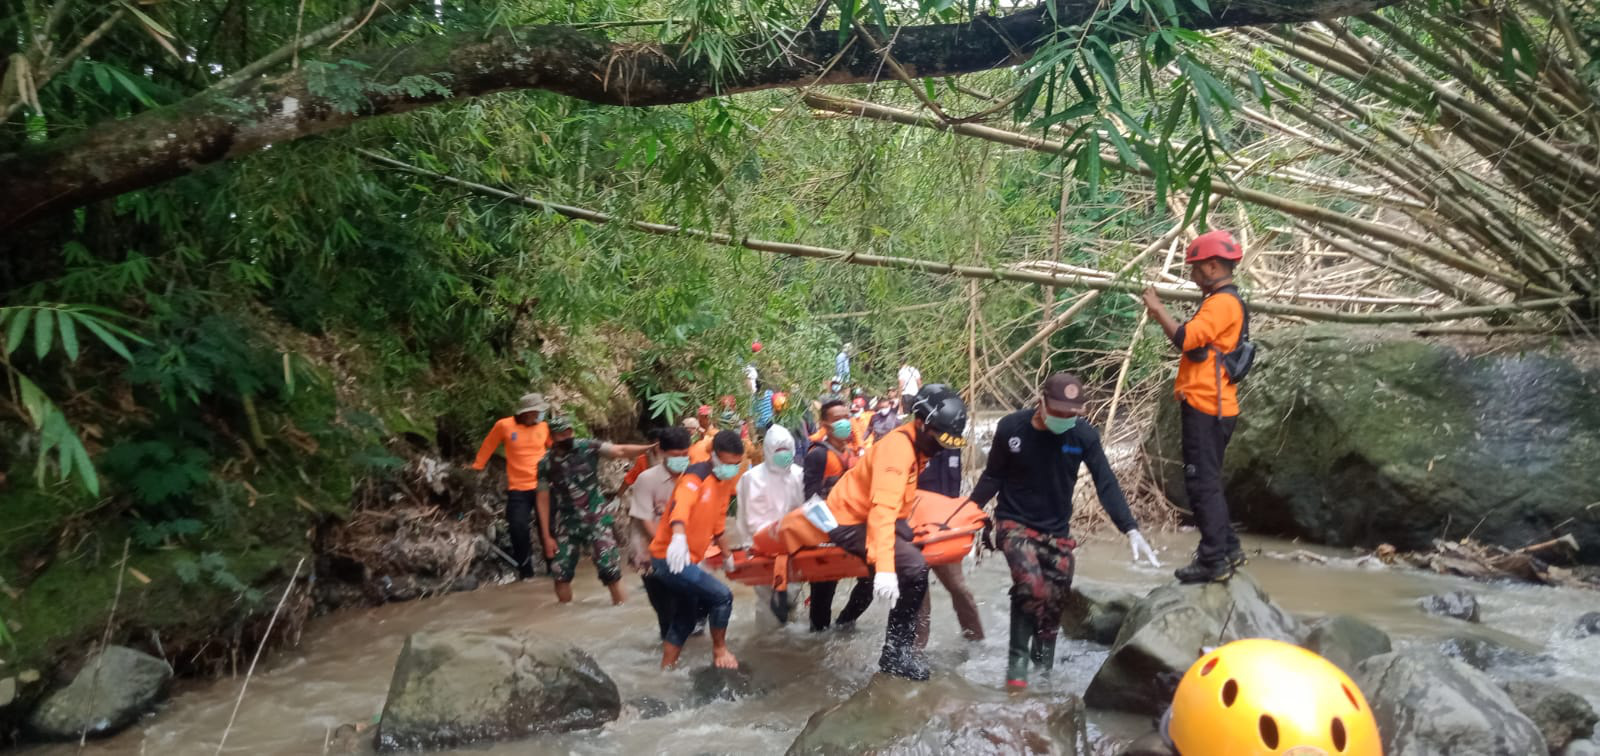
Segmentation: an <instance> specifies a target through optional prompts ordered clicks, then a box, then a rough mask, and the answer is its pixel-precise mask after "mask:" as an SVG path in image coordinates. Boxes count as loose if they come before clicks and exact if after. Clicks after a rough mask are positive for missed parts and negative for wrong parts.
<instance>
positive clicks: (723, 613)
mask: <svg viewBox="0 0 1600 756" xmlns="http://www.w3.org/2000/svg"><path fill="white" fill-rule="evenodd" d="M650 565H651V575H652V577H654V578H656V579H657V580H660V581H661V585H662V586H663V587H664V588H666V589H667V591H668V593H669V595H670V596H671V597H672V602H673V604H674V606H673V607H672V621H671V622H669V623H668V626H667V630H666V633H665V635H664V636H663V637H662V639H661V640H662V641H663V642H665V643H669V644H671V645H674V646H679V647H681V646H683V644H684V643H685V642H687V641H688V640H689V636H690V635H691V634H693V633H694V623H695V620H696V619H697V618H698V617H697V615H698V613H699V612H698V610H699V609H700V608H701V607H704V608H705V609H706V610H707V611H708V612H709V613H710V615H711V617H710V619H711V623H710V624H711V629H712V630H722V629H724V628H726V627H727V626H728V618H729V617H732V616H733V591H731V590H728V586H726V585H723V584H722V581H720V580H718V579H716V578H715V577H713V576H712V574H711V573H709V572H706V571H705V570H703V569H700V565H698V564H691V565H689V566H688V567H685V568H683V572H680V573H678V574H676V575H674V574H672V570H671V568H669V567H668V566H667V560H665V559H652V560H651V561H650Z"/></svg>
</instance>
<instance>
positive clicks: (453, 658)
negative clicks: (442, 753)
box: [377, 631, 622, 751]
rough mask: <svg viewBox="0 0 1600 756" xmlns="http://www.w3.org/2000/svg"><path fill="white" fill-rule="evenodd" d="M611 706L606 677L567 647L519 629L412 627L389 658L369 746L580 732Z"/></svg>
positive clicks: (607, 714)
mask: <svg viewBox="0 0 1600 756" xmlns="http://www.w3.org/2000/svg"><path fill="white" fill-rule="evenodd" d="M621 711H622V699H621V697H620V696H619V695H618V692H617V685H616V683H614V682H612V680H611V678H610V677H609V676H607V675H606V673H605V671H603V670H601V669H600V666H599V665H598V664H596V663H595V661H594V659H592V658H590V656H589V655H588V654H586V653H584V652H583V651H581V650H579V649H577V648H575V647H572V646H567V645H564V644H557V643H552V642H548V641H544V640H540V639H535V638H531V637H528V636H525V635H522V634H519V633H507V632H476V631H451V632H438V633H413V634H412V635H411V636H410V637H409V638H407V639H406V644H405V648H403V649H402V650H401V651H400V659H399V661H397V662H395V666H394V678H393V679H392V680H391V681H390V683H389V699H388V701H387V702H385V703H384V706H383V718H382V720H381V722H380V723H379V725H378V738H377V743H378V750H380V751H398V750H411V751H415V750H423V749H432V748H452V747H458V746H464V745H467V744H471V743H479V742H485V741H499V740H513V739H517V738H523V737H526V736H528V735H532V734H535V733H545V732H568V731H571V730H586V729H592V728H595V727H599V726H601V725H603V724H605V723H607V722H611V721H614V720H615V719H616V718H617V716H618V715H619V714H620V713H621Z"/></svg>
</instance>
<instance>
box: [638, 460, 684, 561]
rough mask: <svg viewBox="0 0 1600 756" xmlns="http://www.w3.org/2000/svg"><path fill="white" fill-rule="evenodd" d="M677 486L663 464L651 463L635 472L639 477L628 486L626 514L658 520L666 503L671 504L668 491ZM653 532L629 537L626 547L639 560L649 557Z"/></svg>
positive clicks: (647, 559)
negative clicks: (631, 485) (643, 469)
mask: <svg viewBox="0 0 1600 756" xmlns="http://www.w3.org/2000/svg"><path fill="white" fill-rule="evenodd" d="M677 487H678V479H677V478H675V477H673V475H672V473H671V472H669V471H668V470H667V466H666V465H665V464H657V465H654V466H652V467H650V468H649V469H647V470H645V471H644V472H642V473H639V477H638V478H635V479H634V481H633V487H632V488H630V489H628V499H629V501H628V516H629V517H634V518H637V519H640V520H645V521H647V522H649V523H653V524H656V525H659V524H661V518H662V516H664V515H666V513H667V507H669V506H671V505H672V491H673V489H675V488H677ZM654 535H655V533H653V532H652V533H651V534H650V536H645V535H642V534H640V533H638V532H634V533H633V536H634V537H633V538H631V539H629V543H628V546H629V550H630V551H632V552H633V556H634V559H636V560H638V562H639V563H643V562H648V561H650V538H651V536H654Z"/></svg>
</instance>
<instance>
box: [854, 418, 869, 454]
mask: <svg viewBox="0 0 1600 756" xmlns="http://www.w3.org/2000/svg"><path fill="white" fill-rule="evenodd" d="M871 424H872V413H871V412H862V413H861V414H858V415H856V416H855V417H852V418H850V435H852V436H854V437H855V442H856V450H857V451H860V450H862V449H865V448H867V446H869V444H868V443H867V426H870V425H871Z"/></svg>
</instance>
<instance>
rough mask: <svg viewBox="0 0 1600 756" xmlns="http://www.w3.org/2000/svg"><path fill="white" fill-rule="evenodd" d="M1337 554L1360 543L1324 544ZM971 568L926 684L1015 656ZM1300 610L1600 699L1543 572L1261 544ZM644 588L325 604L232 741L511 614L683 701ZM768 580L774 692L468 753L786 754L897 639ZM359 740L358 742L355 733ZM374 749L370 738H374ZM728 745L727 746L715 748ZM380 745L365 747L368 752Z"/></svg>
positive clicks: (379, 697)
mask: <svg viewBox="0 0 1600 756" xmlns="http://www.w3.org/2000/svg"><path fill="white" fill-rule="evenodd" d="M1193 538H1194V536H1193V535H1192V534H1163V535H1160V536H1157V537H1156V538H1155V539H1154V540H1155V541H1156V543H1157V545H1158V548H1160V549H1161V551H1162V557H1163V559H1164V560H1165V561H1167V562H1172V561H1175V560H1176V559H1178V558H1180V557H1181V555H1183V554H1186V553H1187V550H1188V549H1189V548H1191V547H1192V540H1193ZM1247 542H1248V544H1249V545H1250V546H1251V548H1252V549H1256V548H1260V549H1265V550H1267V551H1285V552H1287V551H1293V550H1294V549H1296V548H1299V546H1297V545H1293V544H1288V543H1286V542H1280V541H1274V540H1264V539H1253V538H1251V539H1247ZM1313 550H1314V551H1317V552H1319V553H1325V554H1330V555H1337V554H1347V553H1348V552H1338V551H1335V550H1326V549H1313ZM1081 557H1082V558H1081V561H1080V567H1079V576H1080V578H1081V579H1085V580H1094V581H1102V582H1106V583H1110V584H1113V585H1118V586H1123V587H1126V588H1128V589H1130V590H1135V591H1139V592H1143V591H1144V590H1146V589H1148V588H1150V587H1153V586H1155V585H1158V584H1160V583H1163V582H1166V580H1167V578H1168V573H1167V571H1166V570H1165V569H1163V570H1153V569H1149V568H1135V567H1132V566H1130V565H1129V564H1128V562H1127V555H1126V551H1125V545H1124V544H1123V543H1122V542H1120V541H1117V540H1110V539H1092V540H1090V541H1089V542H1088V543H1087V545H1086V547H1085V548H1084V549H1083V551H1082V553H1081ZM968 569H969V571H970V577H969V581H970V583H971V586H972V588H973V590H974V592H975V594H976V595H977V597H978V600H979V607H980V610H981V612H982V615H983V619H984V623H985V628H986V629H987V630H988V631H989V639H988V640H986V641H983V642H981V643H975V644H968V643H965V642H962V641H960V640H959V637H958V634H957V633H956V632H955V629H954V628H955V627H956V624H955V619H954V616H953V614H952V613H951V611H950V608H949V603H948V598H947V596H946V594H945V593H944V592H943V590H942V589H941V588H935V589H933V595H934V636H933V642H932V645H931V646H930V653H931V654H932V662H933V666H934V669H935V677H934V680H933V681H931V682H930V683H928V684H929V685H934V686H938V685H940V684H941V682H940V680H941V678H943V679H945V680H947V681H948V680H949V679H950V678H951V677H960V678H964V679H965V680H970V681H971V682H972V683H974V684H977V685H982V686H998V685H1000V682H1001V681H1000V678H1001V674H1002V672H1003V670H1004V666H1005V645H1004V638H1003V635H1004V627H1005V624H1004V623H1005V622H1006V617H1007V613H1006V612H1007V599H1006V595H1005V587H1006V585H1007V584H1008V581H1009V578H1008V576H1007V574H1006V570H1005V566H1004V562H1003V560H1001V559H999V558H998V557H997V556H990V557H986V558H985V559H984V561H983V562H982V563H981V564H972V563H971V562H970V561H969V564H968ZM1247 569H1248V570H1249V571H1250V572H1251V574H1252V575H1253V576H1254V577H1255V578H1256V579H1257V580H1258V581H1259V582H1260V583H1261V584H1262V586H1263V588H1265V589H1266V590H1267V592H1268V593H1269V594H1271V595H1272V596H1273V597H1274V598H1275V599H1276V600H1277V601H1278V602H1279V603H1280V604H1281V605H1282V606H1283V607H1284V608H1285V609H1288V610H1289V611H1291V612H1294V613H1296V614H1300V615H1306V616H1316V615H1322V614H1331V613H1343V614H1352V615H1355V616H1358V617H1361V618H1363V619H1366V620H1367V621H1369V622H1371V623H1373V624H1374V625H1376V626H1378V627H1380V628H1382V629H1384V630H1385V631H1387V632H1389V633H1390V634H1391V635H1393V636H1394V638H1395V641H1396V644H1397V645H1398V646H1400V647H1402V648H1404V647H1410V646H1427V647H1438V646H1439V645H1440V644H1442V643H1444V642H1445V641H1447V640H1448V639H1450V638H1454V637H1458V636H1467V637H1473V638H1482V639H1486V640H1490V641H1493V642H1495V643H1498V644H1501V645H1503V646H1505V647H1507V648H1510V649H1512V650H1514V651H1520V652H1523V654H1525V655H1526V659H1524V660H1523V662H1521V663H1510V664H1506V665H1502V666H1500V667H1497V668H1496V669H1494V670H1492V673H1493V674H1494V675H1496V676H1504V677H1506V678H1507V679H1523V678H1527V679H1539V680H1545V681H1548V682H1553V683H1555V684H1558V685H1561V686H1563V687H1566V688H1568V689H1571V690H1573V691H1574V692H1577V693H1579V694H1581V695H1583V696H1584V697H1585V698H1587V699H1588V700H1589V701H1590V702H1591V703H1593V704H1597V705H1600V636H1595V637H1589V638H1577V637H1575V636H1574V634H1573V633H1572V632H1571V630H1572V627H1573V624H1574V623H1575V621H1576V619H1577V617H1578V616H1579V615H1580V614H1582V613H1583V612H1584V611H1588V610H1592V609H1594V608H1597V605H1600V598H1597V597H1596V594H1594V593H1592V592H1587V591H1582V590H1575V589H1565V588H1550V587H1541V586H1531V585H1512V584H1498V583H1496V584H1488V583H1476V582H1472V581H1468V580H1464V579H1460V578H1453V577H1447V576H1440V575H1433V574H1428V573H1422V572H1417V571H1411V570H1381V571H1369V570H1361V569H1355V568H1347V567H1329V566H1325V565H1316V564H1308V563H1304V562H1298V561H1285V560H1276V559H1270V558H1265V557H1257V558H1256V559H1255V560H1253V561H1252V563H1251V565H1250V567H1248V568H1247ZM628 583H629V587H630V588H631V589H635V590H633V592H632V594H631V595H630V596H629V602H628V603H627V604H625V605H624V606H622V607H611V606H609V604H608V602H607V601H606V599H605V597H604V592H603V591H602V590H601V588H600V587H599V584H598V583H597V582H595V581H594V580H593V576H592V574H591V573H582V574H580V575H579V578H578V581H577V583H575V587H576V590H577V594H578V597H577V601H576V602H575V603H574V604H573V605H570V606H564V607H563V606H557V605H556V604H555V601H554V597H553V595H552V594H551V592H550V589H549V584H548V583H547V582H546V581H543V580H535V581H529V582H522V583H515V584H508V585H499V586H486V587H484V588H481V589H479V590H476V591H472V592H466V593H457V594H451V595H447V596H439V597H433V598H426V599H423V600H420V601H413V602H409V603H403V604H390V605H387V606H381V607H376V608H371V609H353V610H346V611H341V612H336V613H333V614H330V615H328V616H325V617H319V618H315V619H312V620H311V621H310V622H309V623H308V624H307V626H306V628H305V630H304V633H303V635H302V639H301V643H300V644H299V645H298V646H296V647H294V648H289V649H284V650H282V651H280V652H279V653H278V654H276V655H275V656H273V657H272V658H270V659H268V660H266V661H265V662H264V664H263V666H262V668H261V669H259V670H257V673H256V675H255V677H254V678H253V679H252V680H251V682H250V686H249V691H248V694H247V695H246V697H245V699H244V703H243V705H242V707H241V708H240V712H239V717H238V721H237V722H236V723H235V725H234V728H233V730H232V732H231V733H230V734H229V736H228V748H229V750H230V751H232V750H235V749H237V751H238V752H241V753H245V752H248V753H261V754H304V753H320V752H321V751H322V748H323V744H324V742H325V740H326V739H330V738H332V737H333V736H334V734H335V732H336V731H338V730H339V728H340V727H341V726H343V725H346V724H356V723H361V724H369V723H371V722H372V719H373V717H374V716H375V715H376V714H377V713H378V712H380V711H381V709H382V706H383V702H384V697H385V694H386V693H387V690H388V685H389V677H390V674H391V673H392V670H393V665H394V660H395V657H396V655H397V654H398V652H399V649H400V647H401V645H402V644H403V642H404V640H405V637H406V636H407V635H409V634H410V633H412V632H417V631H421V630H451V629H472V630H485V629H498V628H514V629H520V630H525V631H528V632H531V633H533V634H535V635H538V636H541V637H546V638H550V639H553V640H557V641H563V642H569V643H573V644H575V645H578V646H579V647H581V648H583V649H585V650H586V651H588V652H589V653H590V654H592V655H593V656H594V657H595V658H596V660H597V661H598V662H599V663H600V665H601V666H602V667H603V668H604V669H605V670H606V671H607V673H609V674H610V675H611V676H612V677H613V678H614V679H615V680H616V682H617V685H618V686H619V688H620V689H621V691H622V696H623V699H624V701H633V702H638V701H640V700H641V699H646V698H649V699H655V700H658V701H662V702H666V703H668V704H679V703H682V702H685V701H687V700H689V699H691V698H692V697H693V683H692V680H691V671H692V670H693V669H694V668H695V667H697V666H701V662H702V661H704V660H703V659H702V657H705V656H706V655H707V654H708V651H707V649H706V648H705V647H704V645H703V644H701V643H700V642H698V641H697V642H692V643H691V644H690V646H689V649H688V650H687V652H686V657H687V658H688V659H689V660H690V662H691V664H690V665H688V668H687V669H686V670H679V671H674V672H668V673H662V672H660V671H658V670H657V669H656V660H657V651H658V649H657V646H656V644H655V642H654V638H653V633H652V632H651V629H652V628H653V627H654V619H653V617H651V615H650V610H649V607H648V604H647V603H646V602H645V601H644V600H643V598H644V597H643V595H642V592H640V591H638V590H636V586H637V580H636V579H632V578H630V579H629V581H628ZM1458 589H1459V590H1468V591H1472V592H1473V593H1475V594H1476V595H1477V596H1478V598H1479V600H1480V602H1481V611H1482V616H1481V623H1480V624H1478V625H1472V624H1468V623H1464V622H1460V621H1457V620H1450V619H1445V618H1440V617H1437V616H1434V615H1428V614H1424V613H1423V612H1421V611H1420V610H1419V609H1418V608H1417V607H1416V603H1415V602H1416V600H1417V599H1418V598H1420V597H1422V596H1425V595H1429V594H1433V593H1438V592H1441V591H1446V590H1458ZM753 606H754V599H753V595H752V594H750V593H749V592H748V591H747V590H745V589H740V590H738V591H737V592H736V598H735V614H734V624H733V627H732V630H731V632H730V642H731V643H732V644H733V649H734V651H735V653H737V654H739V655H740V658H741V659H742V660H743V661H744V663H745V664H746V665H747V666H748V667H749V668H750V669H751V671H752V674H753V676H754V677H755V679H756V681H757V683H758V687H765V688H766V689H767V692H766V693H765V694H763V695H758V696H753V697H750V698H746V699H741V700H737V701H715V702H712V703H709V704H706V705H704V706H701V707H698V708H693V709H689V710H684V711H675V712H672V713H669V714H667V715H665V716H662V717H659V718H655V719H644V718H641V717H640V716H639V713H638V712H637V711H629V710H625V711H624V713H623V717H622V719H621V720H619V721H618V722H616V723H613V724H611V725H608V726H606V727H605V728H603V729H601V730H599V731H593V732H586V733H573V734H569V735H562V736H552V737H547V738H537V739H532V740H525V741H519V742H514V743H505V744H501V745H499V746H496V747H493V748H490V749H488V750H487V751H485V750H472V751H470V752H471V753H507V754H510V753H550V754H557V753H563V754H564V753H594V754H600V753H616V752H628V753H704V752H708V749H710V752H716V753H773V752H781V751H782V750H783V749H785V748H787V747H788V744H789V743H790V742H791V741H792V740H793V739H794V737H795V735H796V734H797V733H798V732H799V730H800V728H801V727H802V726H803V725H804V723H805V721H806V719H807V718H808V717H809V716H810V715H811V714H812V713H813V712H815V711H817V710H818V709H821V708H823V707H826V706H828V705H831V704H833V703H837V702H838V701H840V700H843V699H844V698H846V697H848V696H849V695H850V694H851V693H853V692H854V691H855V690H857V689H859V688H860V687H861V686H863V685H864V684H865V683H866V682H867V681H868V680H869V679H870V678H871V676H872V672H873V670H874V663H873V662H874V660H875V659H876V657H877V652H878V646H879V644H880V643H881V641H882V623H883V611H882V610H881V609H879V608H875V609H874V610H873V611H870V612H869V613H868V615H867V617H866V618H865V619H864V620H863V622H862V625H861V626H860V627H859V628H857V629H856V630H855V631H854V632H852V633H833V634H828V635H825V636H813V635H811V634H809V633H806V632H804V630H803V628H801V627H800V626H792V627H790V628H788V629H786V630H784V631H783V632H780V633H777V634H774V635H772V636H769V637H765V638H755V637H753V636H752V623H753V618H752V617H753ZM1061 653H1062V661H1061V662H1060V665H1059V666H1058V668H1057V669H1058V672H1057V675H1056V681H1057V685H1059V686H1060V687H1061V688H1064V689H1066V690H1069V691H1072V692H1077V693H1082V692H1083V689H1084V688H1085V687H1087V685H1088V683H1089V680H1090V678H1091V677H1092V676H1093V674H1094V671H1095V670H1096V669H1097V668H1098V667H1099V665H1100V663H1101V662H1103V661H1104V659H1105V656H1106V649H1105V648H1104V647H1102V646H1096V645H1094V644H1091V643H1087V642H1080V641H1063V642H1062V647H1061ZM239 685H240V680H239V679H238V678H224V679H221V680H218V681H215V682H210V683H203V682H197V683H187V684H185V685H184V686H183V687H181V688H180V689H179V690H178V691H176V692H175V693H174V695H173V697H172V699H171V700H170V701H169V702H168V703H167V704H166V705H165V706H164V707H163V708H161V709H160V710H159V711H158V712H157V713H156V714H155V715H153V717H151V718H150V719H147V720H146V721H144V722H142V723H140V724H139V725H137V726H135V727H134V728H131V729H129V730H128V731H126V732H124V733H122V734H121V735H118V736H116V737H114V738H111V739H109V740H106V741H98V742H91V743H90V744H89V747H88V749H87V750H86V751H85V752H86V753H90V754H103V755H105V756H122V755H124V754H128V755H130V756H131V755H132V754H139V753H164V754H179V755H182V754H210V753H213V752H214V751H215V748H216V742H217V739H218V738H219V737H220V736H221V733H222V731H223V729H224V728H225V727H226V724H227V719H228V714H229V712H230V711H231V709H232V707H233V702H234V699H235V697H236V696H237V695H238V691H239ZM1147 724H1148V723H1146V722H1143V721H1141V719H1140V718H1138V717H1130V716H1127V715H1118V714H1104V713H1099V712H1091V718H1090V725H1091V732H1092V734H1094V735H1095V736H1096V737H1097V738H1100V739H1102V740H1107V741H1118V740H1123V739H1126V738H1130V737H1133V736H1135V735H1137V734H1139V733H1138V731H1139V730H1141V729H1143V728H1145V727H1146V726H1147ZM352 742H356V741H352ZM359 743H361V745H360V747H361V748H362V749H370V743H368V742H367V739H366V738H361V739H360V740H359ZM710 744H714V745H710ZM75 751H76V747H75V746H72V747H71V750H69V747H66V746H49V747H35V748H33V749H30V750H28V751H26V752H27V753H30V754H37V755H38V756H57V755H64V754H67V753H71V752H75ZM362 752H365V751H362Z"/></svg>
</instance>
